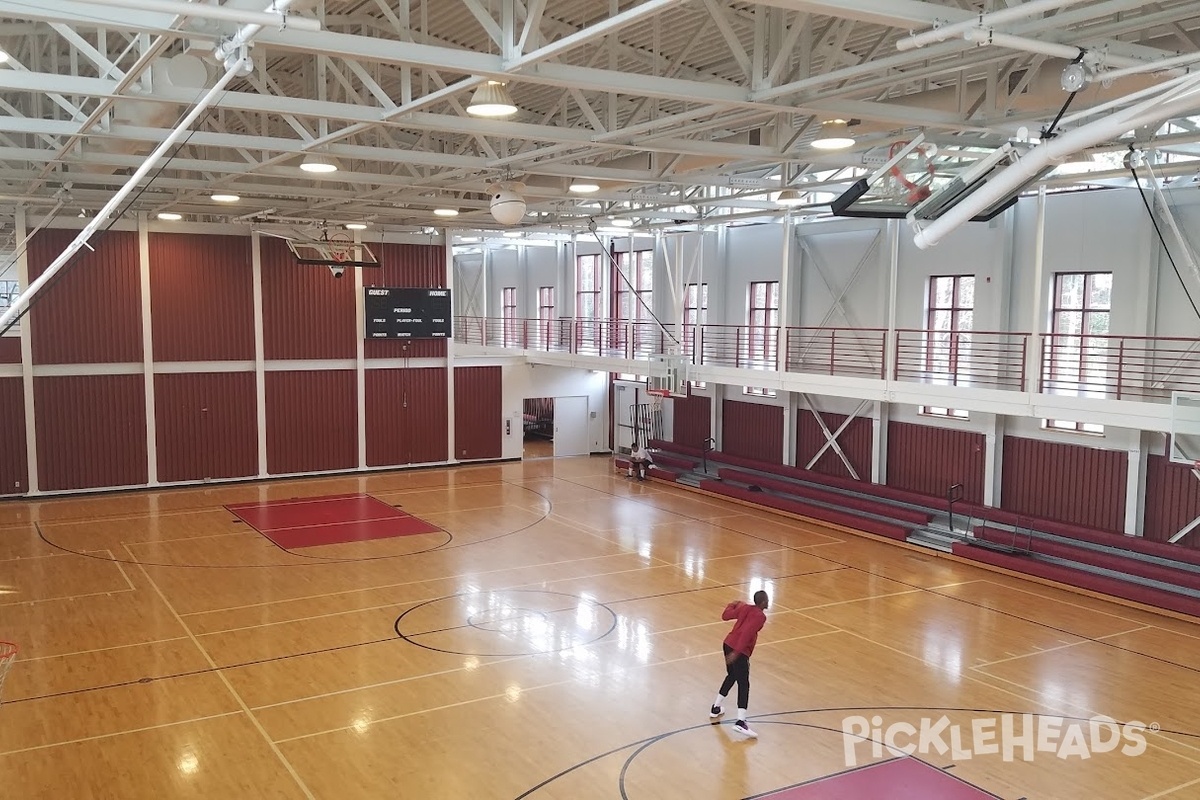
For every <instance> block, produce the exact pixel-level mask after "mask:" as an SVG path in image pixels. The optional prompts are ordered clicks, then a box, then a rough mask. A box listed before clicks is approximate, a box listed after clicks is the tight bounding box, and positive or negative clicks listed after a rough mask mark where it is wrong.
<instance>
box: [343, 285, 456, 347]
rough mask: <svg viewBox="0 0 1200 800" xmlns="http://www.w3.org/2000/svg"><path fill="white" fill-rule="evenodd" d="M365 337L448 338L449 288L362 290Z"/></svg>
mask: <svg viewBox="0 0 1200 800" xmlns="http://www.w3.org/2000/svg"><path fill="white" fill-rule="evenodd" d="M363 292H364V294H365V306H366V308H365V310H366V327H367V330H366V338H368V339H448V338H450V335H451V329H450V318H451V309H450V290H449V289H378V288H373V287H369V288H366V289H363Z"/></svg>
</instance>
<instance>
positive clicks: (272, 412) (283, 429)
mask: <svg viewBox="0 0 1200 800" xmlns="http://www.w3.org/2000/svg"><path fill="white" fill-rule="evenodd" d="M266 390H267V470H268V471H269V472H270V473H271V474H273V475H281V474H289V473H296V472H324V471H328V470H336V469H353V468H355V467H357V466H358V400H357V392H356V387H355V376H354V371H353V370H329V371H324V372H268V373H266Z"/></svg>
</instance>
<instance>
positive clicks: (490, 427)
mask: <svg viewBox="0 0 1200 800" xmlns="http://www.w3.org/2000/svg"><path fill="white" fill-rule="evenodd" d="M503 406H504V400H503V397H502V395H501V373H500V367H456V368H455V370H454V457H455V458H458V459H476V458H500V457H501V456H502V455H503V441H502V438H501V432H500V427H501V426H502V425H503V423H504V420H503V417H504V408H503Z"/></svg>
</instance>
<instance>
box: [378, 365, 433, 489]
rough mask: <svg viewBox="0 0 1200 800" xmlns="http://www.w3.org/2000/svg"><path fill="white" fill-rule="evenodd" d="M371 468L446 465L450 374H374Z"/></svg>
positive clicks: (404, 371) (385, 371)
mask: <svg viewBox="0 0 1200 800" xmlns="http://www.w3.org/2000/svg"><path fill="white" fill-rule="evenodd" d="M366 389H367V397H366V404H367V409H366V411H367V465H368V466H371V467H386V466H391V465H393V464H422V463H429V462H432V461H445V460H446V450H447V446H448V445H447V441H446V425H447V420H446V417H447V410H446V370H445V369H442V368H440V367H439V368H429V369H425V368H422V369H370V370H367V373H366Z"/></svg>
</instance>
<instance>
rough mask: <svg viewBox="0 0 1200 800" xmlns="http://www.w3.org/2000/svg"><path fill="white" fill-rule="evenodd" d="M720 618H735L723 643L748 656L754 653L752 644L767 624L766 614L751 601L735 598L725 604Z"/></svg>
mask: <svg viewBox="0 0 1200 800" xmlns="http://www.w3.org/2000/svg"><path fill="white" fill-rule="evenodd" d="M721 619H736V620H737V622H736V623H734V625H733V630H731V631H730V632H729V635H728V636H726V637H725V644H727V645H729V647H730V649H732V650H735V651H736V652H738V653H742V654H743V655H745V656H746V658H749V657H750V656H751V655H752V654H753V653H754V644H755V642H757V641H758V632H759V631H761V630H762V626H763V625H766V624H767V615H766V614H764V613H763V610H762V609H761V608H759V607H758V606H756V605H754V604H753V603H743V602H742V601H741V600H735V601H734V602H732V603H730V604H729V605H727V606H725V611H724V613H722V614H721Z"/></svg>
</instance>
